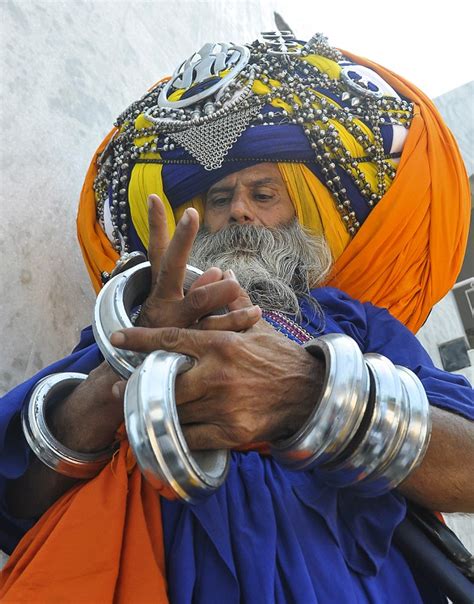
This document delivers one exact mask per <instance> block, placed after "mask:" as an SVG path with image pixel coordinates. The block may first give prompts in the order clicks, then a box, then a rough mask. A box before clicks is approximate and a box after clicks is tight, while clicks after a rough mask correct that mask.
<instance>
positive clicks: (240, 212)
mask: <svg viewBox="0 0 474 604" xmlns="http://www.w3.org/2000/svg"><path fill="white" fill-rule="evenodd" d="M229 222H230V223H231V224H245V223H252V222H255V213H254V209H253V204H252V200H251V199H250V197H249V195H248V193H246V192H245V191H242V190H240V191H239V190H237V191H235V192H234V195H233V197H232V201H231V204H230V214H229Z"/></svg>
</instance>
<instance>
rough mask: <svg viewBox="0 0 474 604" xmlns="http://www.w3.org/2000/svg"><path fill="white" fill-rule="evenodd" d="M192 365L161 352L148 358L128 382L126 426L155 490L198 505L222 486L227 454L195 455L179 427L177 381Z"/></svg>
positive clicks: (134, 450) (200, 453) (197, 453)
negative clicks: (176, 398) (163, 490)
mask: <svg viewBox="0 0 474 604" xmlns="http://www.w3.org/2000/svg"><path fill="white" fill-rule="evenodd" d="M192 365H193V360H192V359H191V358H190V357H188V356H185V355H182V354H176V353H173V352H165V351H162V350H159V351H156V352H153V353H151V354H149V355H148V356H147V357H146V359H145V361H144V362H143V363H142V365H141V366H140V367H139V368H138V369H136V370H135V371H134V372H133V374H132V376H131V377H130V379H129V380H128V383H127V387H126V390H125V424H126V428H127V434H128V438H129V442H130V445H131V447H132V449H133V452H134V454H135V457H136V459H137V463H138V466H139V468H140V470H141V472H142V474H143V475H144V476H145V478H146V479H147V480H148V482H149V483H150V484H151V485H152V486H153V487H154V488H156V489H158V490H162V489H163V485H165V487H168V489H169V490H171V491H172V492H173V493H174V495H175V496H176V497H178V498H180V499H182V500H184V501H187V502H188V503H198V502H199V501H202V500H203V499H205V498H206V497H208V496H209V495H212V493H214V491H215V490H216V489H217V488H218V487H219V486H220V485H221V484H222V483H223V482H224V480H225V478H226V476H227V472H228V469H229V457H230V454H229V452H228V451H226V450H216V451H194V452H191V451H190V449H189V447H188V445H187V443H186V440H185V438H184V435H183V432H182V430H181V426H180V424H179V419H178V414H177V410H176V401H175V394H174V392H175V380H176V376H177V375H179V374H180V373H182V372H184V371H186V370H188V369H190V368H191V367H192Z"/></svg>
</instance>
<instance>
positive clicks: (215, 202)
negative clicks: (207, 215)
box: [207, 197, 229, 208]
mask: <svg viewBox="0 0 474 604" xmlns="http://www.w3.org/2000/svg"><path fill="white" fill-rule="evenodd" d="M207 203H208V204H209V205H210V206H211V207H213V208H222V207H224V206H225V205H226V204H228V203H229V197H214V198H212V197H211V199H208V200H207Z"/></svg>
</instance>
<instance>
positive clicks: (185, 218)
mask: <svg viewBox="0 0 474 604" xmlns="http://www.w3.org/2000/svg"><path fill="white" fill-rule="evenodd" d="M190 220H191V218H190V216H189V213H188V210H186V211H185V212H184V214H183V215H182V216H181V220H180V222H181V223H182V224H183V225H184V226H188V224H189V222H190Z"/></svg>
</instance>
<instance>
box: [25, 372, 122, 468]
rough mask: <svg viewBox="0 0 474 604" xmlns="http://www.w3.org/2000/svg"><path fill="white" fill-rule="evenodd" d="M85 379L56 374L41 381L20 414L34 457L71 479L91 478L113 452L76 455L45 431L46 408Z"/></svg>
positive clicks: (47, 429) (81, 376)
mask: <svg viewBox="0 0 474 604" xmlns="http://www.w3.org/2000/svg"><path fill="white" fill-rule="evenodd" d="M86 378H87V375H85V374H83V373H69V372H68V373H56V374H53V375H50V376H47V377H45V378H43V379H42V380H41V381H39V382H38V383H37V384H36V386H35V388H34V389H33V391H32V393H31V396H30V399H29V401H28V403H27V404H26V405H25V406H24V407H23V410H22V415H21V419H22V426H23V432H24V434H25V438H26V441H27V443H28V445H29V446H30V448H31V450H32V451H33V453H34V454H35V455H36V456H37V457H38V458H39V459H40V460H41V462H42V463H44V464H45V465H46V466H48V467H49V468H51V469H52V470H54V471H55V472H58V473H59V474H64V475H65V476H70V477H72V478H82V479H84V478H92V477H94V476H96V475H97V474H98V473H99V472H100V470H101V469H102V468H103V467H104V466H106V465H107V463H108V462H109V461H110V459H111V457H112V455H113V451H114V448H113V447H110V448H108V449H106V450H103V451H99V452H97V453H79V452H77V451H72V450H71V449H69V448H68V447H65V446H64V445H63V444H61V443H60V442H59V441H58V440H57V439H56V438H55V437H54V436H53V434H52V433H51V431H50V430H49V428H48V424H47V420H46V416H47V412H48V407H49V406H50V405H54V403H55V402H56V401H57V400H58V399H61V400H62V399H64V398H65V397H66V396H68V395H69V394H70V393H71V391H72V390H74V388H75V387H76V386H78V385H79V384H80V383H81V382H83V381H84V380H85V379H86Z"/></svg>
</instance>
